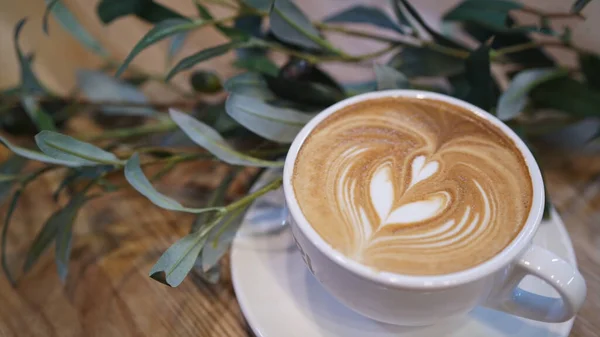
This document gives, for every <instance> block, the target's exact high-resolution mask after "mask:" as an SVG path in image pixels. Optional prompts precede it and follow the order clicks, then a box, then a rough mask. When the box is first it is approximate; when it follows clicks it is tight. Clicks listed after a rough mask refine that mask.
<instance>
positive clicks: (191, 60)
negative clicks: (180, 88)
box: [167, 41, 250, 80]
mask: <svg viewBox="0 0 600 337" xmlns="http://www.w3.org/2000/svg"><path fill="white" fill-rule="evenodd" d="M249 45H250V43H249V42H248V41H232V42H228V43H225V44H221V45H218V46H216V47H212V48H207V49H204V50H201V51H200V52H198V53H196V54H193V55H191V56H188V57H186V58H184V59H183V60H181V61H180V62H179V63H177V65H175V67H173V69H171V71H169V73H168V74H167V80H170V79H171V78H173V76H175V74H177V73H179V72H181V71H183V70H186V69H189V68H191V67H193V66H194V65H196V64H198V63H200V62H203V61H206V60H209V59H211V58H213V57H217V56H221V55H223V54H225V53H227V52H228V51H230V50H231V49H234V48H240V47H242V46H249Z"/></svg>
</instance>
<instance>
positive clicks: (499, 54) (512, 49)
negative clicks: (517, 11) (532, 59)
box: [493, 41, 586, 59]
mask: <svg viewBox="0 0 600 337" xmlns="http://www.w3.org/2000/svg"><path fill="white" fill-rule="evenodd" d="M538 47H559V48H565V49H571V50H573V51H575V52H578V53H585V52H586V51H585V50H584V49H582V48H579V47H575V46H569V45H566V44H564V43H562V42H560V41H545V42H535V41H534V42H528V43H523V44H517V45H514V46H509V47H504V48H500V49H496V50H495V51H494V55H493V59H494V58H497V57H502V56H504V55H508V54H512V53H518V52H521V51H524V50H529V49H534V48H538Z"/></svg>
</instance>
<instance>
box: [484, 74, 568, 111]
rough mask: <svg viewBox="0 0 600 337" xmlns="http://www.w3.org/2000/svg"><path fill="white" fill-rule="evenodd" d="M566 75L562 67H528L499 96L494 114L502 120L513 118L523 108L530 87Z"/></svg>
mask: <svg viewBox="0 0 600 337" xmlns="http://www.w3.org/2000/svg"><path fill="white" fill-rule="evenodd" d="M566 75H567V72H566V71H565V70H564V69H553V68H547V69H529V70H524V71H522V72H520V73H519V74H517V76H515V77H514V78H513V80H512V81H511V83H510V85H509V87H508V89H506V91H505V92H504V93H503V94H502V95H501V96H500V99H499V100H498V107H497V110H496V115H497V116H498V118H500V119H501V120H504V121H506V120H509V119H513V118H515V117H516V116H517V115H519V114H520V113H521V111H522V110H523V108H525V105H526V104H527V96H528V95H529V92H530V91H531V90H532V89H534V88H535V87H536V86H538V85H540V84H541V83H543V82H545V81H549V80H551V79H554V78H557V77H564V76H566Z"/></svg>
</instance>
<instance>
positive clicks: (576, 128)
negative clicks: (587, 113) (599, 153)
mask: <svg viewBox="0 0 600 337" xmlns="http://www.w3.org/2000/svg"><path fill="white" fill-rule="evenodd" d="M598 132H600V119H598V118H594V117H590V118H584V119H582V120H580V121H578V122H575V123H571V124H569V125H566V126H563V127H561V128H560V129H558V130H556V131H552V132H549V133H547V134H545V135H542V136H541V139H542V140H544V141H545V142H546V143H548V144H551V145H552V146H553V148H563V149H570V150H581V149H582V148H584V147H585V146H586V145H587V144H588V143H589V142H590V141H592V140H594V138H596V137H597V136H598Z"/></svg>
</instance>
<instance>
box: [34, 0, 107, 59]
mask: <svg viewBox="0 0 600 337" xmlns="http://www.w3.org/2000/svg"><path fill="white" fill-rule="evenodd" d="M45 1H46V11H45V12H44V17H43V20H42V27H43V30H44V32H45V33H46V34H48V16H49V15H50V13H52V15H54V17H55V18H56V20H57V21H58V22H59V23H60V25H61V26H62V27H63V28H64V29H65V30H66V31H67V32H69V33H70V34H71V35H72V36H73V37H74V38H75V39H77V41H79V42H80V43H81V44H82V45H83V46H85V47H86V48H87V49H88V50H90V51H92V52H94V53H96V54H98V55H100V56H108V53H107V52H106V50H105V49H104V48H103V47H102V45H101V44H100V42H98V40H96V39H95V38H94V37H93V36H92V35H91V34H90V33H89V32H88V31H87V30H86V29H85V28H84V27H83V26H82V25H81V23H79V20H77V18H76V17H75V15H73V13H71V11H70V10H69V9H68V8H67V7H66V6H65V5H63V4H62V2H61V1H60V0H45Z"/></svg>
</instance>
